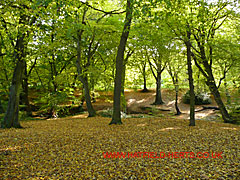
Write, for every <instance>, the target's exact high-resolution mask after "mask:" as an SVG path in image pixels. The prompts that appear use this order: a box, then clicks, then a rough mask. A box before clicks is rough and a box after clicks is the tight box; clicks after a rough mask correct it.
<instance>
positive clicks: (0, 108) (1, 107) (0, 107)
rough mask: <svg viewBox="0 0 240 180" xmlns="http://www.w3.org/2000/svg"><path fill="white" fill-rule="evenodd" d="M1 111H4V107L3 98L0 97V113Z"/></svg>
mask: <svg viewBox="0 0 240 180" xmlns="http://www.w3.org/2000/svg"><path fill="white" fill-rule="evenodd" d="M1 113H4V109H3V106H2V102H1V99H0V114H1Z"/></svg>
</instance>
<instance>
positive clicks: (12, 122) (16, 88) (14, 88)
mask: <svg viewBox="0 0 240 180" xmlns="http://www.w3.org/2000/svg"><path fill="white" fill-rule="evenodd" d="M24 63H25V62H24V61H23V60H19V61H17V65H16V67H15V69H14V73H13V77H12V84H11V87H10V95H9V100H8V107H7V111H6V114H5V117H4V120H3V122H2V124H1V127H2V128H11V127H14V128H22V126H21V125H20V123H19V119H18V115H19V98H20V87H21V83H22V74H23V71H24Z"/></svg>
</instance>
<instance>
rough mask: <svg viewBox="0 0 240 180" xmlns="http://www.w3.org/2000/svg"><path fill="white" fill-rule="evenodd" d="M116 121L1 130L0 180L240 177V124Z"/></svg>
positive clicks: (97, 119) (39, 123)
mask: <svg viewBox="0 0 240 180" xmlns="http://www.w3.org/2000/svg"><path fill="white" fill-rule="evenodd" d="M110 121H111V118H104V117H94V118H77V117H76V116H75V117H66V118H59V119H56V120H39V121H36V120H35V121H22V122H21V125H22V126H23V127H24V128H23V129H13V128H11V129H0V179H3V180H10V179H11V180H12V179H31V180H40V179H46V180H48V179H64V180H67V179H69V180H72V179H89V180H90V179H98V180H104V179H126V180H127V179H203V180H207V179H208V180H212V179H219V180H221V179H222V180H224V179H233V180H238V179H239V178H240V164H239V162H240V144H239V143H238V142H239V141H240V126H238V125H233V124H224V123H217V122H209V121H201V120H197V121H196V126H195V127H189V126H188V124H189V121H188V120H181V119H173V118H166V117H161V118H159V117H158V118H156V117H155V118H128V119H123V124H122V125H111V126H109V125H108V123H109V122H110ZM117 152H119V153H120V154H118V153H117ZM114 153H115V154H114ZM203 157H204V158H203Z"/></svg>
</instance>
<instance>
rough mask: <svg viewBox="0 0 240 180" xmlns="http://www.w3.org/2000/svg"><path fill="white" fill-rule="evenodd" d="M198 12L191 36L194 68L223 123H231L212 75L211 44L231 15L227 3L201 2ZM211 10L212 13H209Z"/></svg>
mask: <svg viewBox="0 0 240 180" xmlns="http://www.w3.org/2000/svg"><path fill="white" fill-rule="evenodd" d="M197 4H198V6H199V11H197V17H196V20H197V21H198V22H199V23H200V25H196V26H194V27H193V36H194V40H195V44H196V46H194V45H193V44H192V47H193V49H194V50H195V51H194V52H192V57H193V58H194V62H195V64H196V66H197V67H198V68H199V70H200V71H201V73H202V74H203V75H204V77H205V78H206V84H207V86H208V87H209V89H210V91H211V93H212V94H213V96H214V99H215V101H216V103H217V104H218V107H219V109H220V112H221V114H222V118H223V120H224V122H225V123H228V122H231V121H232V119H231V117H230V115H229V114H228V111H227V109H226V107H225V105H224V103H223V101H222V98H221V95H220V93H219V90H218V87H217V85H216V80H215V78H214V75H213V70H212V67H213V62H214V59H213V53H214V47H213V42H214V41H215V35H216V31H217V30H218V29H219V28H220V27H221V26H222V25H223V23H224V22H225V21H226V20H227V18H228V17H229V16H230V15H231V14H232V11H231V10H229V9H228V7H227V6H228V4H229V3H228V2H220V1H219V2H217V3H216V4H214V3H210V4H208V3H207V2H204V1H201V2H198V3H197ZM210 10H212V11H210Z"/></svg>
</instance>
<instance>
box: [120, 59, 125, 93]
mask: <svg viewBox="0 0 240 180" xmlns="http://www.w3.org/2000/svg"><path fill="white" fill-rule="evenodd" d="M125 76H126V62H124V64H123V70H122V87H121V93H122V95H124V89H125Z"/></svg>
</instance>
